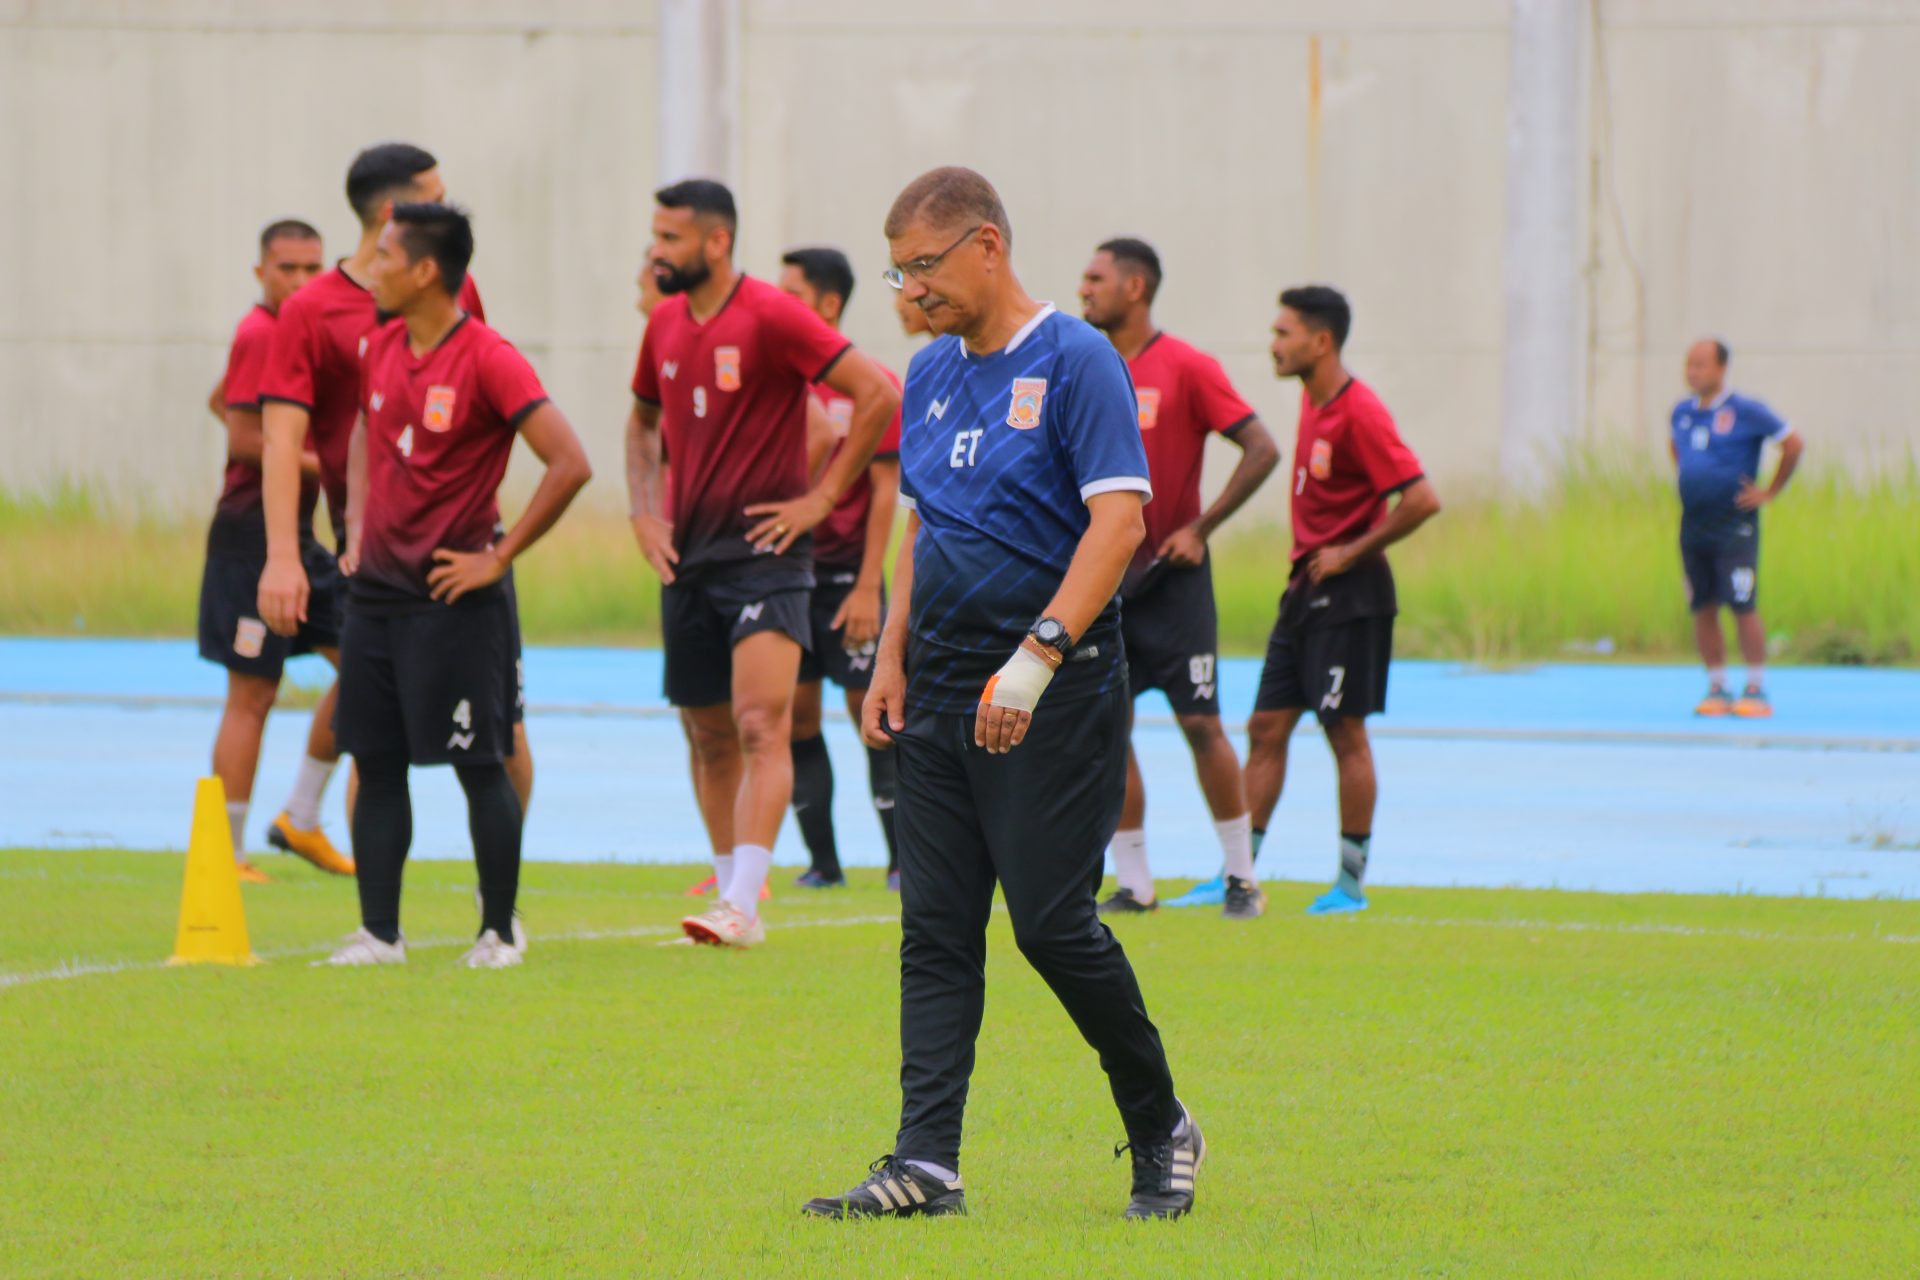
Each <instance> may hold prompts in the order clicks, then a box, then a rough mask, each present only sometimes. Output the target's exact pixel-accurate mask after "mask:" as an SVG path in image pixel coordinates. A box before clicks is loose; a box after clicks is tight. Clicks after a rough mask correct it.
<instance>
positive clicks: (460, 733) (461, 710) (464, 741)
mask: <svg viewBox="0 0 1920 1280" xmlns="http://www.w3.org/2000/svg"><path fill="white" fill-rule="evenodd" d="M453 723H454V724H455V725H456V726H457V727H456V728H455V729H454V731H453V732H452V733H451V734H450V735H448V737H447V746H449V747H459V748H460V749H461V750H463V751H464V750H465V749H466V748H468V747H471V746H472V745H473V703H472V702H471V701H470V700H468V699H466V698H462V699H460V701H459V703H458V704H457V705H456V706H455V707H454V709H453Z"/></svg>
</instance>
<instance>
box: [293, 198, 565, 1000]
mask: <svg viewBox="0 0 1920 1280" xmlns="http://www.w3.org/2000/svg"><path fill="white" fill-rule="evenodd" d="M472 259H473V229H472V227H471V225H470V224H469V223H468V221H467V216H466V214H465V213H463V212H462V211H460V210H459V209H455V208H452V207H450V206H447V205H444V204H400V205H396V206H395V207H394V209H393V211H392V217H391V220H390V221H389V223H388V225H387V226H386V228H385V229H383V230H382V231H381V233H380V237H379V240H378V241H377V242H376V251H375V255H374V261H373V271H372V285H373V290H374V296H375V297H376V298H377V300H378V302H379V304H380V307H381V309H382V310H383V311H386V312H388V313H389V314H392V315H395V316H398V317H399V320H400V322H399V323H396V324H389V325H386V326H384V327H382V328H381V329H380V330H379V331H377V332H376V333H375V334H374V335H373V336H372V337H371V338H370V339H369V340H368V344H367V354H366V359H365V361H364V373H363V375H362V396H361V404H362V414H363V416H362V418H361V419H360V421H359V423H358V425H356V427H355V428H354V433H353V438H352V441H351V455H350V461H349V464H348V465H349V486H348V495H347V504H348V506H347V510H348V533H347V550H346V554H345V555H344V556H343V557H342V559H341V567H342V568H343V569H344V570H345V571H346V573H347V577H348V592H349V596H348V602H347V617H346V625H345V627H344V629H343V631H342V635H341V643H340V721H339V726H340V745H341V747H342V749H344V750H346V751H349V752H351V753H352V754H353V758H354V761H355V763H356V764H358V765H359V767H360V798H359V802H358V804H357V805H356V806H355V807H354V812H353V847H354V852H355V853H356V854H357V855H358V856H359V861H360V875H359V886H360V928H359V930H358V931H357V932H355V933H354V934H353V935H352V936H351V937H349V938H348V939H347V943H346V945H345V946H343V947H342V948H341V949H340V950H339V951H337V952H335V953H334V955H333V956H332V958H331V959H330V960H329V961H328V963H330V964H337V965H370V964H399V963H403V962H404V961H405V960H406V956H407V953H406V944H405V943H404V942H403V941H402V940H401V933H400V881H401V872H402V869H403V868H404V866H405V864H406V859H407V849H408V846H409V845H410V844H411V842H412V838H413V808H412V801H411V799H410V797H409V795H408V792H407V768H408V766H409V765H410V764H412V765H435V764H450V765H452V766H453V769H454V773H455V775H456V776H457V777H458V778H459V780H460V786H461V788H462V790H464V791H465V792H466V796H467V821H468V826H469V829H470V830H471V832H472V835H473V857H474V862H475V864H476V865H477V867H478V868H479V872H480V896H481V912H482V917H481V921H480V934H479V937H478V939H477V940H476V941H475V943H474V946H473V948H472V950H470V951H468V952H467V954H466V956H465V957H464V959H463V963H464V964H466V965H467V967H469V968H475V969H500V968H506V967H508V966H511V965H517V964H519V963H521V961H522V959H523V958H524V956H525V954H526V940H525V938H524V936H522V935H521V933H520V931H519V929H518V928H517V925H516V922H515V920H514V901H515V898H516V896H517V895H518V893H519V887H520V834H521V829H522V813H521V808H520V798H519V796H518V794H517V793H516V792H515V791H514V788H513V783H512V781H511V779H509V778H508V776H507V771H506V767H505V765H504V763H503V762H504V761H505V759H506V758H507V757H508V756H509V755H510V754H511V753H512V751H513V749H514V741H513V709H514V706H515V705H516V704H517V702H518V701H519V696H520V679H519V660H518V653H517V652H516V640H517V630H518V629H517V627H516V626H515V624H514V605H513V599H512V597H511V596H509V595H508V594H507V590H506V585H505V579H506V576H507V570H508V567H509V566H511V565H512V563H513V561H514V558H515V557H516V556H518V555H519V554H520V553H521V552H523V551H525V550H526V549H527V548H528V547H530V546H532V545H533V544H534V543H535V542H536V541H538V540H539V538H540V536H541V535H542V534H544V533H545V532H546V531H547V530H548V529H550V528H552V527H553V524H554V522H555V521H557V520H558V519H559V518H560V515H561V513H562V512H564V511H565V510H566V509H567V504H568V503H570V502H572V501H573V497H574V495H575V494H576V493H578V492H579V491H580V489H581V487H582V486H583V485H585V484H586V483H587V481H588V479H589V478H591V475H592V471H591V469H590V468H589V467H588V465H587V456H586V452H585V450H584V449H582V448H581V446H580V441H579V439H578V437H576V436H575V435H574V432H573V428H572V427H571V426H569V425H568V423H567V420H566V418H564V417H563V416H561V413H560V411H559V410H558V409H557V408H555V407H554V406H553V404H552V403H551V402H550V401H549V400H548V399H547V394H546V392H545V391H544V390H542V389H541V386H540V379H539V377H538V376H537V375H536V374H535V373H534V371H533V368H532V366H530V365H529V364H528V363H527V361H526V358H525V357H524V356H522V355H521V354H520V353H519V352H518V351H516V350H514V348H513V346H512V344H510V343H509V342H508V341H507V340H506V339H505V338H503V337H501V336H500V335H499V334H497V333H495V332H494V331H493V330H492V329H489V328H488V327H487V326H486V324H485V322H484V321H482V320H480V319H479V318H478V317H475V316H471V315H468V314H467V313H466V312H465V311H464V310H463V309H462V308H461V306H460V302H459V297H460V287H461V285H462V284H463V283H464V282H465V279H466V273H467V264H468V263H469V262H470V261H472ZM516 433H517V434H518V435H519V436H521V437H522V438H523V439H525V440H526V442H527V445H528V447H529V448H531V449H532V450H533V453H534V456H536V457H538V458H539V459H540V461H541V462H542V463H544V464H545V465H546V471H545V473H544V474H543V475H542V476H541V477H540V483H539V485H538V486H537V487H536V488H535V489H534V491H533V497H532V498H531V499H530V500H529V501H528V503H527V509H526V512H525V514H523V515H522V516H521V517H520V519H519V520H518V521H516V522H515V523H514V526H513V528H512V529H510V530H507V531H506V532H505V533H504V534H500V533H498V528H499V523H500V507H499V503H498V499H497V494H498V491H499V488H500V481H501V478H502V477H503V476H505V475H506V471H507V458H508V455H509V454H510V453H511V452H512V450H513V438H514V436H515V434H516Z"/></svg>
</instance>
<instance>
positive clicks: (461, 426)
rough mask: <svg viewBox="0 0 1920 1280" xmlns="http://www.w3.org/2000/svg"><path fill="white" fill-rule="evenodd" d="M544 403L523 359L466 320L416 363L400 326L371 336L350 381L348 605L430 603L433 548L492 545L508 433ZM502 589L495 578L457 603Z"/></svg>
mask: <svg viewBox="0 0 1920 1280" xmlns="http://www.w3.org/2000/svg"><path fill="white" fill-rule="evenodd" d="M546 399H547V393H546V391H545V390H544V389H542V387H541V386H540V378H539V376H538V375H537V374H535V373H534V371H533V366H532V365H530V364H528V363H527V360H526V357H525V356H523V355H521V354H520V353H519V352H518V351H516V350H515V349H514V347H513V344H512V343H510V342H508V341H507V340H506V339H505V338H503V337H501V336H500V335H499V334H497V333H495V332H494V331H493V330H492V329H489V328H488V327H487V326H486V324H485V322H483V321H481V320H477V319H475V318H473V317H472V316H467V317H463V318H462V319H461V320H460V321H459V323H457V324H455V325H454V327H453V330H452V332H450V333H449V334H447V336H446V337H445V338H444V339H443V340H442V341H441V342H440V344H439V345H438V346H436V347H434V348H433V350H431V351H429V352H427V353H426V354H424V355H421V356H415V355H414V354H413V352H412V350H411V349H410V348H409V346H408V337H407V326H406V325H405V324H390V325H387V326H386V327H384V328H382V329H381V330H380V331H379V332H378V333H376V334H374V335H373V337H372V339H371V340H370V341H369V342H368V345H367V358H366V365H365V375H364V378H363V384H362V404H363V405H364V406H365V411H366V415H367V503H366V515H365V517H364V521H363V524H362V527H361V535H360V567H359V569H358V571H357V572H355V574H354V575H353V578H352V579H351V583H352V591H353V598H354V601H355V603H356V604H360V605H363V606H371V607H374V608H383V607H384V608H386V609H388V610H406V609H411V608H422V607H424V608H440V607H442V606H441V605H439V604H437V603H435V602H433V601H432V600H431V599H430V597H429V594H428V590H429V589H428V586H427V572H428V570H430V569H431V568H432V567H433V553H434V552H435V551H437V550H439V549H441V548H445V549H447V550H449V551H480V550H483V549H484V548H486V547H487V546H489V545H491V544H492V542H493V539H494V532H495V530H496V529H497V527H498V526H499V523H500V506H499V501H498V494H499V490H500V481H501V479H502V478H503V477H505V475H506V473H507V458H508V455H509V454H511V453H512V451H513V437H514V435H515V433H516V432H517V431H518V430H519V429H520V424H521V423H522V422H524V421H525V420H526V418H527V415H528V414H530V413H532V412H533V411H534V410H535V409H537V408H539V407H540V406H541V405H542V404H544V403H546ZM503 589H504V588H502V587H501V586H500V585H499V584H498V583H496V584H495V585H494V586H492V587H489V588H487V589H486V590H485V591H480V592H475V593H473V594H471V595H467V596H463V597H461V601H460V604H462V605H465V604H469V603H471V604H476V605H477V604H479V603H481V602H482V601H484V600H486V599H488V598H491V596H492V595H494V594H495V593H497V592H499V591H501V590H503ZM456 607H458V606H456Z"/></svg>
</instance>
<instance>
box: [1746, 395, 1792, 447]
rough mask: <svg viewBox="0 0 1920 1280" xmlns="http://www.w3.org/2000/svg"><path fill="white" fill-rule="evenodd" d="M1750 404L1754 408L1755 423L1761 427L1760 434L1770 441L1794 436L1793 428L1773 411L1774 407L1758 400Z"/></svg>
mask: <svg viewBox="0 0 1920 1280" xmlns="http://www.w3.org/2000/svg"><path fill="white" fill-rule="evenodd" d="M1748 403H1749V404H1750V405H1751V406H1752V407H1753V417H1754V421H1755V422H1756V423H1757V424H1758V425H1759V427H1760V434H1761V436H1762V437H1763V438H1765V439H1768V440H1784V439H1786V438H1787V437H1788V436H1790V435H1792V434H1793V427H1792V426H1791V425H1789V424H1788V422H1787V420H1786V419H1785V418H1783V417H1781V416H1780V415H1779V414H1777V413H1775V412H1774V411H1773V406H1772V405H1768V404H1762V403H1761V402H1760V401H1758V400H1751V401H1748Z"/></svg>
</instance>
